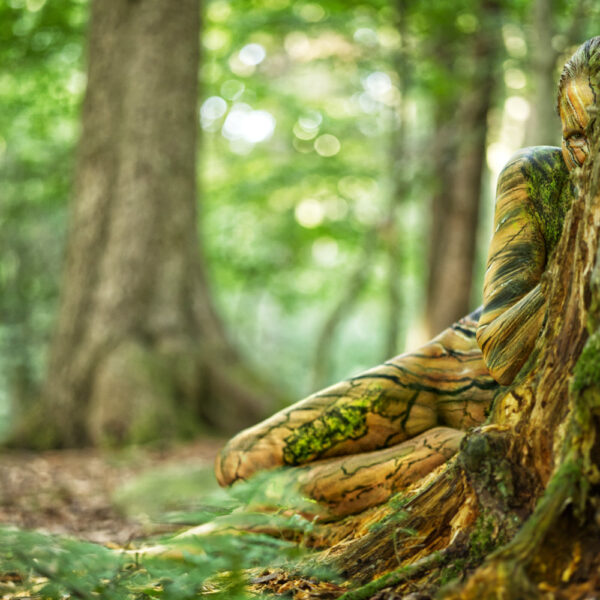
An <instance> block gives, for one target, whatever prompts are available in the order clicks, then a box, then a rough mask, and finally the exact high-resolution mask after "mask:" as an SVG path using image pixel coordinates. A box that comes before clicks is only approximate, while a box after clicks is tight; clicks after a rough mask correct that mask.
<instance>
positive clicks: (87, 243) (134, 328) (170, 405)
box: [15, 0, 263, 446]
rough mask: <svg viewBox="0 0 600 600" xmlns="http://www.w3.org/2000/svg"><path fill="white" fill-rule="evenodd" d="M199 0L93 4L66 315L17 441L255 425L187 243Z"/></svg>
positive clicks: (195, 246) (254, 396)
mask: <svg viewBox="0 0 600 600" xmlns="http://www.w3.org/2000/svg"><path fill="white" fill-rule="evenodd" d="M199 10H200V6H199V3H198V1H197V0H180V1H179V2H176V3H173V2H169V1H168V0H145V1H144V2H132V1H130V0H95V1H94V2H92V9H91V24H90V31H89V69H88V87H87V92H86V97H85V101H84V106H83V115H82V123H83V127H82V134H81V140H80V146H79V156H78V164H77V170H76V181H75V191H74V201H73V204H72V207H71V217H70V218H71V220H70V232H69V239H68V245H67V256H66V265H65V273H64V280H63V287H62V297H61V306H60V311H59V315H58V321H57V324H56V330H55V334H54V338H53V340H52V345H51V349H50V355H49V362H48V370H47V379H46V382H45V386H44V390H43V394H42V399H41V401H40V404H39V405H38V406H37V407H35V410H34V411H33V412H32V414H31V415H29V416H28V418H26V419H25V421H24V422H23V424H22V428H21V429H20V430H19V433H18V436H19V438H20V439H16V440H15V442H17V443H23V444H36V445H40V446H70V445H81V444H88V443H103V442H112V443H124V442H128V441H134V442H140V441H145V440H150V439H157V438H165V437H169V436H175V435H180V434H182V433H190V432H191V431H193V430H194V428H196V427H197V424H198V423H199V422H200V420H201V419H200V418H201V417H203V418H204V420H205V421H208V422H209V423H212V424H214V425H216V426H218V427H219V428H221V429H227V430H230V431H233V430H237V429H239V428H240V427H241V426H243V425H247V424H249V423H251V422H253V421H256V419H258V418H259V417H260V416H261V414H262V412H263V411H262V410H261V408H262V407H261V404H260V402H259V397H260V396H259V394H258V393H255V392H253V391H252V388H251V386H250V385H249V384H248V382H246V381H245V382H244V383H243V384H242V383H240V381H241V379H240V376H241V374H242V372H243V367H242V366H241V364H240V360H239V358H238V356H237V355H236V353H235V351H234V350H233V349H232V348H231V346H230V344H229V343H228V341H227V339H226V336H225V334H224V331H223V328H222V326H221V323H220V321H219V319H218V318H217V315H216V314H215V311H214V309H213V306H212V303H211V297H210V293H209V290H208V287H207V281H206V277H205V274H204V271H203V264H202V257H201V254H200V249H199V241H198V236H197V221H198V218H197V214H196V212H197V211H196V194H197V189H196V146H197V99H198V83H197V82H198V67H199V27H200V23H199V21H200V17H199Z"/></svg>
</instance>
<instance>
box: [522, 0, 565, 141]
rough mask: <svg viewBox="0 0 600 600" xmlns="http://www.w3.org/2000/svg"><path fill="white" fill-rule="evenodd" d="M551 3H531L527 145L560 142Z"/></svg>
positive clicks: (543, 1)
mask: <svg viewBox="0 0 600 600" xmlns="http://www.w3.org/2000/svg"><path fill="white" fill-rule="evenodd" d="M553 4H554V2H553V0H534V2H533V6H532V19H531V44H530V48H531V70H530V71H531V83H532V87H533V93H532V95H531V106H532V108H533V110H532V111H531V113H530V117H529V121H528V123H527V132H526V138H525V139H526V145H528V146H529V145H536V146H557V145H558V144H559V142H560V122H559V119H558V115H557V114H556V106H555V102H550V99H551V98H552V99H553V98H554V97H555V96H556V82H555V77H554V71H555V70H556V61H557V59H558V52H556V50H554V48H553V47H552V38H553V37H554V33H555V27H554V15H553V10H552V9H553V6H552V5H553Z"/></svg>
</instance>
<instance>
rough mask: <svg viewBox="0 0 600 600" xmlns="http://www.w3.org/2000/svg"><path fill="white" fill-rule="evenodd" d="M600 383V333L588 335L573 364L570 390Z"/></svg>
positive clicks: (574, 390)
mask: <svg viewBox="0 0 600 600" xmlns="http://www.w3.org/2000/svg"><path fill="white" fill-rule="evenodd" d="M599 383H600V333H599V332H598V331H595V332H594V333H592V334H591V335H590V337H589V338H588V340H587V342H586V343H585V346H584V347H583V350H582V351H581V355H580V356H579V359H578V360H577V364H576V365H575V370H574V372H573V380H572V382H571V390H572V391H573V392H577V391H580V390H583V389H585V388H587V387H591V386H594V385H595V386H598V384H599Z"/></svg>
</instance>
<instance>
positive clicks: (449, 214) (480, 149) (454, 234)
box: [426, 1, 500, 336]
mask: <svg viewBox="0 0 600 600" xmlns="http://www.w3.org/2000/svg"><path fill="white" fill-rule="evenodd" d="M497 14H498V4H497V3H496V2H494V1H487V2H485V3H484V4H483V6H482V17H481V18H482V25H481V27H480V29H479V31H478V32H477V33H476V34H474V35H473V41H472V57H471V58H472V60H473V65H474V66H473V69H474V72H473V73H472V74H471V75H470V77H469V80H468V81H466V82H463V85H462V86H461V89H460V94H457V98H456V101H454V102H450V103H449V104H448V102H447V100H446V101H444V100H442V103H441V105H440V106H439V107H438V118H437V123H438V127H437V131H436V141H435V145H434V152H433V154H434V158H433V160H434V168H435V175H436V179H437V181H438V192H437V193H436V194H435V196H434V198H433V206H432V208H433V211H432V222H431V231H430V236H429V239H430V247H429V282H428V286H427V304H426V321H427V328H428V332H429V335H430V336H433V335H435V334H436V333H437V332H438V331H442V330H443V329H445V328H446V327H448V326H449V325H450V324H451V323H454V322H455V321H457V320H458V319H459V318H460V317H461V316H462V315H465V314H467V313H468V312H469V310H470V309H471V306H470V302H471V281H472V277H473V263H474V259H475V248H476V232H477V224H478V219H479V202H480V196H481V180H482V173H483V169H484V165H485V163H484V160H485V140H486V132H487V114H488V110H489V108H490V105H491V100H492V91H493V87H494V83H495V72H494V71H495V65H496V62H497V57H498V53H499V48H500V40H499V37H498V36H499V34H498V32H499V28H498V25H497V23H496V22H495V17H496V16H497ZM439 52H440V54H441V55H442V56H444V54H446V53H447V52H448V49H447V46H446V44H444V43H442V44H441V45H440V48H439ZM446 60H447V58H444V59H443V61H446ZM448 71H449V73H451V72H452V68H451V67H450V66H449V67H448ZM450 76H453V75H450ZM452 123H458V126H457V127H456V128H454V127H453V126H451V124H452Z"/></svg>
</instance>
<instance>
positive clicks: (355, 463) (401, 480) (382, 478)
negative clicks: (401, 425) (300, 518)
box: [298, 427, 465, 517]
mask: <svg viewBox="0 0 600 600" xmlns="http://www.w3.org/2000/svg"><path fill="white" fill-rule="evenodd" d="M464 435H465V433H464V431H459V430H457V429H451V428H450V427H434V428H433V429H430V430H428V431H426V432H424V433H421V434H419V435H417V436H415V437H414V438H412V439H410V440H406V441H404V442H402V443H401V444H397V445H396V446H392V447H391V448H385V449H383V450H375V451H372V452H363V453H361V454H353V455H351V456H342V457H337V458H329V459H326V460H322V461H317V462H314V463H311V464H310V465H307V466H305V467H302V468H299V469H298V470H299V471H300V473H299V477H298V483H299V484H300V489H301V491H302V492H303V493H304V494H306V495H307V496H310V497H311V498H312V499H313V500H316V501H317V502H318V503H319V508H318V509H317V510H316V512H317V514H320V516H322V517H343V516H346V515H350V514H354V513H358V512H361V511H363V510H365V509H366V508H370V507H371V506H376V505H377V504H382V503H383V502H385V501H387V500H388V499H389V498H390V497H391V496H392V495H393V494H395V493H397V492H398V491H400V490H402V489H404V488H406V487H407V486H409V485H410V484H411V483H414V482H416V481H418V480H419V479H421V478H422V477H424V476H425V475H427V474H428V473H430V472H431V471H432V470H433V469H435V468H436V467H438V466H439V465H441V464H443V463H445V462H446V461H447V460H448V459H449V458H450V457H451V456H452V455H454V454H455V453H456V451H457V450H458V447H459V445H460V441H461V440H462V438H463V437H464Z"/></svg>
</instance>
